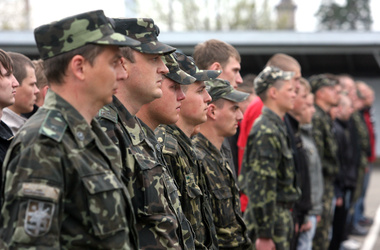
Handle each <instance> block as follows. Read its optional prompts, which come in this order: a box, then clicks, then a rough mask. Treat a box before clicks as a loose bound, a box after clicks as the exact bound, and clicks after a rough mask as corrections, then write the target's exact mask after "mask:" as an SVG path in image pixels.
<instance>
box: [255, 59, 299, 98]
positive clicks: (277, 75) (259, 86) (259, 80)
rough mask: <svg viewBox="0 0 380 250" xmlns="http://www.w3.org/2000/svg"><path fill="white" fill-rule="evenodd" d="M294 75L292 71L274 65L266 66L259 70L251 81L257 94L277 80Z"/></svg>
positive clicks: (286, 78)
mask: <svg viewBox="0 0 380 250" xmlns="http://www.w3.org/2000/svg"><path fill="white" fill-rule="evenodd" d="M293 76H294V72H292V71H282V70H281V69H279V68H277V67H274V66H267V67H265V68H264V69H263V71H261V72H260V73H259V74H258V76H257V77H256V78H255V81H254V82H253V85H254V88H255V92H256V94H257V95H259V94H261V93H263V92H264V91H265V90H267V89H268V88H269V87H270V86H272V85H273V84H274V83H275V82H277V81H279V80H290V79H292V77H293Z"/></svg>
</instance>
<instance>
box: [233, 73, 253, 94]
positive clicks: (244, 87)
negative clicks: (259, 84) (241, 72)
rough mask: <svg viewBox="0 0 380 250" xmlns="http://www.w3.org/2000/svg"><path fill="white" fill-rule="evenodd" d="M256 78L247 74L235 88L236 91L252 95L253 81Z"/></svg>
mask: <svg viewBox="0 0 380 250" xmlns="http://www.w3.org/2000/svg"><path fill="white" fill-rule="evenodd" d="M255 78H256V75H255V74H247V75H245V76H244V77H243V83H242V84H239V85H238V86H237V88H236V90H239V91H242V92H245V93H248V94H254V93H255V86H254V83H253V82H254V80H255Z"/></svg>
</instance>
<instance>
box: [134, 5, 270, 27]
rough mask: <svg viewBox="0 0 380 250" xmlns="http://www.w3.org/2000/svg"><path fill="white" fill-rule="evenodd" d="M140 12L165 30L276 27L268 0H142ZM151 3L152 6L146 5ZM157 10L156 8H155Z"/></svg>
mask: <svg viewBox="0 0 380 250" xmlns="http://www.w3.org/2000/svg"><path fill="white" fill-rule="evenodd" d="M138 5H139V9H140V15H142V16H149V17H151V18H153V19H154V20H155V22H156V23H157V24H159V26H160V28H161V27H162V29H163V30H169V31H175V30H187V31H194V30H208V31H210V30H249V29H273V27H275V25H274V24H275V22H274V21H273V20H272V19H271V15H270V9H269V5H268V0H264V3H263V8H257V5H256V1H255V0H234V1H231V0H159V1H158V0H139V1H138ZM147 6H152V8H147ZM152 10H154V11H152Z"/></svg>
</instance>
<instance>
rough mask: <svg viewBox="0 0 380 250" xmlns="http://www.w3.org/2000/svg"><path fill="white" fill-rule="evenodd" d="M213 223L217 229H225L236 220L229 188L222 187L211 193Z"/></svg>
mask: <svg viewBox="0 0 380 250" xmlns="http://www.w3.org/2000/svg"><path fill="white" fill-rule="evenodd" d="M211 193H212V195H213V197H214V199H212V204H213V213H214V222H215V225H216V226H217V227H227V226H229V225H230V224H231V223H233V222H234V221H235V220H236V217H235V213H234V207H233V195H232V192H231V189H230V188H229V187H222V188H219V189H214V190H212V191H211Z"/></svg>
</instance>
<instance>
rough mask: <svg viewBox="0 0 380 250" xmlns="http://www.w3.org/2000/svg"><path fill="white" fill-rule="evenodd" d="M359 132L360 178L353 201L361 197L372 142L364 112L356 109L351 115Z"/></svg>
mask: <svg viewBox="0 0 380 250" xmlns="http://www.w3.org/2000/svg"><path fill="white" fill-rule="evenodd" d="M351 117H352V119H353V121H354V124H355V127H356V130H357V133H358V138H360V140H359V141H360V145H359V148H360V163H359V168H358V179H357V183H356V188H355V192H354V194H353V203H354V202H355V201H357V199H358V198H359V197H360V195H361V193H362V191H363V182H364V175H365V169H366V167H367V166H368V158H367V157H368V155H367V152H368V151H369V150H370V144H369V134H368V128H367V125H366V123H365V121H364V118H363V116H362V114H361V113H360V112H359V111H355V112H354V113H353V114H352V115H351Z"/></svg>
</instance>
